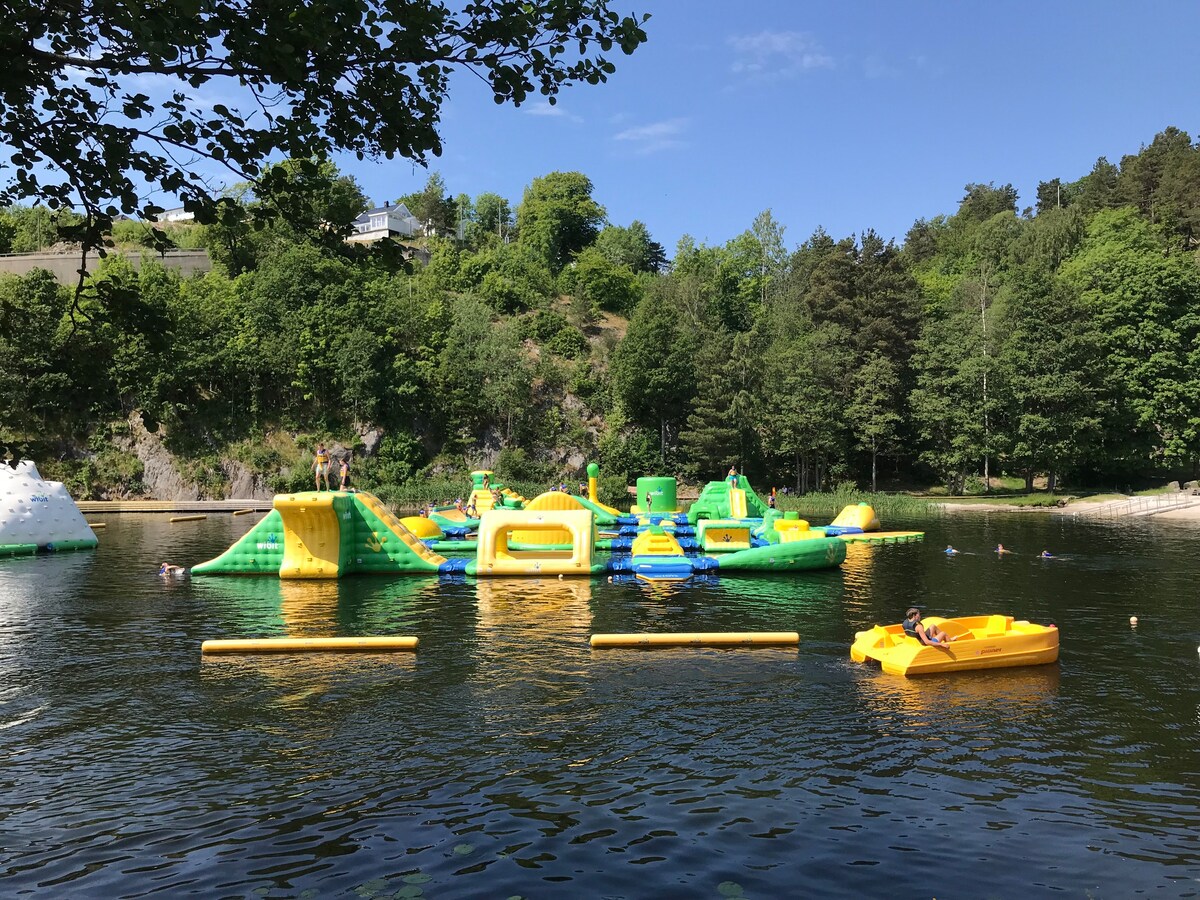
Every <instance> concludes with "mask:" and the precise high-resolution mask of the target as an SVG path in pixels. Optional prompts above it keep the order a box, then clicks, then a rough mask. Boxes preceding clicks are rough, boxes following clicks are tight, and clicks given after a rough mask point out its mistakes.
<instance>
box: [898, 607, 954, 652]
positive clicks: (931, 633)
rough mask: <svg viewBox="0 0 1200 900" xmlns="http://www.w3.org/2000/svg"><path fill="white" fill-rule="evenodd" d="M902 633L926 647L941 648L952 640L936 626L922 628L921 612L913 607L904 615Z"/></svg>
mask: <svg viewBox="0 0 1200 900" xmlns="http://www.w3.org/2000/svg"><path fill="white" fill-rule="evenodd" d="M904 633H905V634H907V635H908V636H909V637H915V638H916V639H917V640H918V641H920V642H921V643H922V644H924V645H925V646H926V647H941V646H944V645H946V644H949V643H950V642H951V641H953V640H954V638H952V637H950V635H948V634H946V632H944V631H943V630H942V629H940V628H938V627H937V626H936V625H930V626H929V627H928V628H926V627H925V626H923V625H922V624H921V611H920V610H919V609H917V608H916V607H915V606H913V607H910V608H909V610H908V612H906V613H905V614H904Z"/></svg>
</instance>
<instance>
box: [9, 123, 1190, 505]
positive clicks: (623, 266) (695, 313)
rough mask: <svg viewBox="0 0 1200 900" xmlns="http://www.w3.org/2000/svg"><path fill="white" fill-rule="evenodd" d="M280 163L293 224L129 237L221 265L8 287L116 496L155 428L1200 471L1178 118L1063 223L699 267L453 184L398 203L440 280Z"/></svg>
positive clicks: (444, 465)
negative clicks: (116, 485)
mask: <svg viewBox="0 0 1200 900" xmlns="http://www.w3.org/2000/svg"><path fill="white" fill-rule="evenodd" d="M276 181H277V182H278V183H281V184H288V185H290V186H291V190H290V192H289V191H280V192H278V194H277V196H276V197H274V198H273V200H272V204H273V208H271V209H264V208H263V206H262V204H260V203H259V202H258V201H256V200H255V199H254V198H253V197H250V196H243V197H236V198H235V199H236V200H237V202H236V203H234V204H231V205H230V209H232V210H234V213H233V214H227V215H226V216H225V217H224V218H223V219H222V221H221V222H220V223H219V224H217V225H210V226H191V227H185V226H172V227H171V228H169V229H165V230H160V233H158V234H155V233H154V232H153V230H152V229H150V228H149V227H147V226H146V225H145V224H144V223H124V224H122V225H121V226H120V230H121V232H122V233H121V234H119V235H114V238H115V239H116V240H117V241H118V243H120V242H126V243H128V242H138V241H140V242H142V243H147V244H150V245H153V246H163V245H164V244H166V243H171V242H173V243H176V244H186V245H188V246H204V247H206V248H208V250H209V252H210V254H211V255H212V257H213V259H214V261H215V263H216V266H217V269H216V270H215V271H214V272H212V273H209V274H208V275H206V276H203V277H199V278H193V279H189V280H180V279H179V278H178V277H176V276H175V275H173V274H171V273H170V272H167V271H164V270H162V269H161V268H158V267H156V266H154V265H146V266H144V267H143V269H142V271H141V273H140V274H137V273H135V272H133V270H132V269H131V267H130V266H129V265H128V264H127V263H126V262H124V261H123V260H122V259H121V257H120V256H119V254H117V255H111V256H110V257H109V258H108V259H106V260H104V261H103V262H102V263H101V264H100V266H99V267H98V269H97V271H96V272H95V273H94V277H92V278H91V279H90V280H89V281H88V283H87V284H86V285H85V288H84V290H83V291H82V292H80V293H78V294H77V293H76V292H75V291H73V290H69V289H64V288H62V287H60V286H58V285H56V284H55V283H54V281H53V279H51V278H50V277H48V276H47V275H45V274H44V273H34V274H31V275H29V276H27V277H24V278H17V277H6V278H3V279H0V441H2V442H4V443H8V444H17V445H21V446H23V447H25V448H27V449H28V450H29V451H30V452H31V454H35V455H40V456H42V457H43V458H45V457H47V456H49V457H55V458H58V459H60V460H62V461H63V462H62V464H63V465H64V466H66V467H67V468H70V466H72V465H76V466H79V467H88V468H87V469H86V473H87V474H86V477H87V478H88V479H91V480H92V481H93V482H95V483H97V484H100V483H103V482H105V480H106V479H108V480H110V481H111V480H113V479H120V478H125V479H128V478H129V477H131V476H130V475H129V466H128V465H127V461H123V460H121V459H115V458H113V456H112V454H111V440H110V439H111V437H112V435H113V433H114V431H119V430H120V429H121V428H122V427H123V426H122V424H121V423H124V422H126V421H127V420H128V418H129V416H130V415H131V414H132V413H134V412H140V414H141V417H142V419H143V420H144V421H145V422H146V423H147V425H148V426H149V427H151V429H152V430H153V429H155V428H157V427H158V426H159V425H160V424H161V425H163V426H165V431H164V433H165V434H166V435H167V440H168V446H169V447H170V448H171V449H172V450H173V451H175V452H176V453H177V454H178V455H179V456H180V457H181V458H183V459H190V460H193V461H195V460H201V461H210V462H211V463H212V465H213V466H216V465H217V461H218V460H219V459H220V458H221V457H222V456H224V455H228V454H230V453H234V452H235V451H236V452H235V455H237V456H238V458H240V459H243V460H244V461H249V462H250V463H252V464H253V465H254V466H255V467H256V468H258V469H260V470H262V471H271V470H273V469H274V470H278V469H279V468H281V467H283V468H286V467H287V466H288V465H289V464H290V463H291V462H294V461H293V460H288V459H286V458H282V457H281V456H280V452H279V451H276V450H271V449H269V447H270V442H268V441H265V440H264V437H265V436H266V435H268V434H270V433H272V432H274V431H276V430H286V431H289V432H291V433H293V434H296V433H302V434H303V435H325V436H329V437H332V438H336V439H339V440H343V441H346V442H349V443H353V440H354V439H353V438H352V435H354V434H355V433H362V432H365V431H366V429H367V428H368V427H377V428H379V429H382V431H383V433H384V437H383V440H382V442H381V443H380V445H379V448H378V452H377V453H376V454H375V455H374V456H373V457H372V458H371V459H370V460H369V461H367V462H365V463H364V466H363V470H362V471H361V474H362V475H363V476H364V477H369V478H370V479H372V480H373V481H374V482H376V483H379V484H403V483H405V482H407V481H410V480H411V479H413V478H414V477H418V476H422V475H425V474H428V473H430V472H436V473H445V472H453V471H455V470H456V469H464V468H466V467H468V466H470V465H473V464H476V463H478V462H479V461H481V460H483V459H485V458H486V459H491V458H493V456H494V455H495V454H496V453H497V452H499V460H498V467H499V468H500V469H501V471H502V473H503V474H504V475H505V476H506V477H508V478H511V479H516V480H527V481H543V480H544V481H551V480H554V479H557V478H558V477H559V476H560V475H567V476H568V477H570V478H575V477H577V475H578V463H579V461H580V460H581V459H589V460H596V461H598V462H600V464H601V465H602V467H603V471H604V472H605V474H606V476H608V477H609V478H611V479H612V483H613V484H615V483H616V480H617V479H625V478H629V477H634V476H636V475H638V474H644V473H650V472H660V473H661V472H667V473H679V474H683V475H685V476H690V477H694V478H697V479H700V480H703V479H706V478H709V477H719V475H720V474H721V473H722V472H723V471H724V470H725V468H727V467H728V466H729V465H730V464H736V465H738V466H739V468H741V469H743V470H745V471H747V472H748V473H749V474H750V475H751V478H752V480H754V482H755V483H756V484H763V485H766V484H769V483H777V484H782V483H790V484H793V485H794V486H795V487H796V488H798V489H800V490H810V489H814V488H818V487H821V488H824V487H830V486H834V485H837V484H843V483H846V482H857V483H858V484H859V485H860V486H863V487H868V486H871V485H872V482H873V481H875V480H878V481H880V482H884V481H886V483H888V484H895V483H898V481H912V480H916V481H921V480H924V481H939V482H942V483H944V484H945V485H946V486H947V487H948V488H949V489H951V490H953V491H961V490H962V489H963V488H964V487H968V486H970V483H971V482H972V481H973V480H977V479H982V478H984V477H985V476H988V477H995V476H998V475H1001V474H1005V475H1010V476H1011V475H1017V476H1020V477H1022V478H1025V479H1028V480H1029V481H1030V482H1032V479H1033V478H1034V477H1035V476H1038V475H1044V476H1048V477H1049V479H1050V481H1051V484H1052V485H1053V482H1054V481H1055V480H1056V479H1061V478H1063V477H1067V478H1070V479H1071V480H1072V481H1073V482H1074V483H1077V484H1078V483H1089V482H1100V481H1107V482H1111V481H1112V480H1113V479H1117V480H1121V481H1128V480H1132V479H1136V478H1138V477H1139V476H1142V475H1146V474H1148V473H1152V472H1158V471H1163V470H1166V469H1171V468H1176V469H1184V468H1189V467H1193V466H1194V465H1195V462H1196V460H1197V458H1198V457H1200V267H1198V264H1197V246H1198V233H1197V231H1198V229H1200V147H1198V146H1197V145H1195V144H1193V142H1192V140H1191V138H1190V137H1189V136H1188V135H1187V134H1186V133H1184V132H1181V131H1179V130H1177V129H1174V128H1169V129H1167V130H1166V131H1164V132H1162V133H1161V134H1159V135H1157V136H1156V137H1155V139H1154V140H1153V142H1152V143H1150V144H1149V145H1148V146H1146V147H1144V148H1143V149H1142V150H1141V151H1140V152H1138V153H1136V154H1132V155H1129V156H1126V157H1124V158H1123V159H1122V160H1120V162H1119V164H1112V163H1110V162H1108V161H1107V160H1105V159H1103V158H1102V159H1100V160H1098V161H1097V162H1096V164H1095V166H1094V167H1093V168H1092V170H1091V172H1089V173H1087V174H1086V175H1084V176H1083V177H1081V178H1079V179H1077V180H1074V181H1060V180H1059V179H1053V180H1050V181H1046V182H1043V183H1042V184H1041V185H1040V186H1039V189H1038V193H1037V198H1036V206H1035V207H1032V208H1027V209H1024V210H1021V209H1019V198H1018V197H1017V193H1016V191H1015V190H1014V189H1013V188H1012V186H1011V185H1002V186H996V185H995V184H971V185H968V186H967V188H966V192H965V196H964V198H963V200H962V202H961V203H960V205H959V208H958V210H957V211H955V212H954V213H953V214H949V215H944V216H938V217H936V218H934V219H932V220H928V221H926V220H919V221H917V222H916V223H915V224H914V225H913V227H912V228H911V229H910V231H909V232H908V234H907V235H906V237H905V240H904V244H903V246H902V247H898V246H896V245H895V244H894V243H892V242H890V241H885V240H883V239H881V238H880V237H879V236H878V235H876V234H875V233H874V232H873V231H870V230H868V231H866V232H864V233H862V234H860V235H856V236H848V237H844V238H835V237H833V236H830V235H828V234H826V233H825V232H824V231H822V230H818V231H817V232H816V233H815V234H813V235H811V236H810V237H809V238H807V239H806V240H805V241H804V242H803V243H802V244H801V245H800V246H799V247H796V248H794V249H792V248H789V246H788V244H787V243H786V242H785V239H784V228H783V226H782V225H781V224H780V223H779V222H778V221H776V220H775V218H774V217H773V216H772V214H771V212H770V211H769V210H768V211H766V212H763V213H762V214H760V215H759V216H758V217H757V218H756V219H755V220H754V222H753V223H752V225H751V227H750V228H749V230H747V231H746V232H744V233H743V234H741V235H738V236H737V237H735V238H733V239H732V240H730V241H729V242H728V243H726V244H724V245H722V246H705V245H702V244H698V243H697V242H695V241H694V240H693V239H691V238H690V237H685V238H683V239H682V240H681V241H680V242H679V245H678V247H677V248H676V250H675V254H674V258H673V260H672V261H671V262H670V264H668V263H667V260H666V254H665V253H664V252H663V249H662V247H661V246H659V245H658V244H657V243H656V242H655V241H654V240H653V238H652V237H651V235H650V233H649V231H648V230H647V229H646V227H645V226H644V225H642V224H641V223H640V222H633V223H631V224H630V225H629V226H617V225H612V224H607V222H606V214H605V210H604V209H603V207H602V206H600V204H599V203H598V202H597V201H596V200H595V199H594V198H593V197H592V185H591V183H590V182H589V181H588V179H587V178H586V177H585V176H584V175H581V174H579V173H563V172H556V173H551V174H549V175H547V176H545V177H544V178H539V179H535V181H534V182H533V183H532V184H531V185H530V186H529V188H527V189H526V192H525V195H524V197H523V198H522V200H521V202H520V203H519V204H518V205H517V206H516V207H515V216H514V215H513V214H512V213H511V212H510V205H509V203H508V202H507V201H506V200H504V199H503V198H501V197H499V196H498V195H495V194H483V195H480V196H479V197H476V198H470V197H467V196H465V195H461V196H458V197H455V196H452V195H451V194H450V193H449V192H448V191H447V190H446V188H445V186H444V184H443V183H442V181H441V179H440V178H439V177H438V176H436V175H435V176H433V177H431V178H430V181H429V184H428V185H427V186H426V189H425V191H423V192H421V193H418V194H414V195H410V196H408V197H401V198H396V199H397V200H399V201H403V202H405V203H406V204H407V205H408V206H409V209H410V210H412V211H413V212H414V214H416V216H417V217H418V218H419V219H421V220H422V221H424V222H429V223H431V225H430V234H429V235H428V236H427V237H425V238H423V241H424V243H425V244H426V245H427V248H428V250H429V252H430V254H431V256H430V262H429V264H428V265H427V266H417V267H415V268H410V267H409V266H408V265H406V263H405V262H404V259H403V254H402V253H401V252H399V250H398V248H390V247H375V248H366V249H364V248H358V247H352V246H349V245H347V244H345V243H344V240H343V239H344V237H345V236H346V235H347V234H348V233H349V230H350V229H349V222H350V221H352V220H353V218H354V216H356V215H357V214H358V213H359V212H361V211H362V209H364V208H365V207H366V206H367V203H366V198H365V197H363V195H362V192H361V191H360V190H359V188H358V186H357V185H356V184H354V182H353V180H351V179H349V178H346V177H344V176H342V175H340V174H339V173H338V172H337V171H336V170H335V169H334V168H333V167H332V166H331V165H330V164H328V163H320V164H318V165H314V164H313V163H312V162H311V161H301V162H295V163H287V164H284V166H283V167H282V168H281V171H280V173H278V177H277V178H276ZM52 218H53V217H47V214H45V213H44V212H43V211H41V210H22V209H10V210H7V211H4V212H2V213H0V250H3V249H17V248H20V249H36V248H37V246H41V245H44V244H46V243H49V242H51V240H52V239H53V238H52V237H48V236H47V235H48V234H49V233H51V232H53V231H54V228H55V227H57V226H59V225H66V226H69V225H70V224H71V223H70V222H69V221H67V220H65V219H61V221H57V222H55V221H53V220H52ZM38 234H40V235H41V237H40V238H39V237H37V235H38ZM231 448H234V449H232V450H231ZM285 456H286V454H285ZM105 460H107V462H104V461H105ZM210 468H211V466H210ZM301 474H302V475H303V474H304V473H303V472H301ZM213 477H214V479H216V480H219V479H218V478H216V476H213ZM213 490H214V491H217V490H219V486H217V485H214V487H213Z"/></svg>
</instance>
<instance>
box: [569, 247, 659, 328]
mask: <svg viewBox="0 0 1200 900" xmlns="http://www.w3.org/2000/svg"><path fill="white" fill-rule="evenodd" d="M559 285H560V288H562V289H563V290H564V293H570V294H571V295H572V296H573V297H574V298H575V300H576V305H575V306H574V307H573V309H574V312H575V316H576V319H577V321H578V322H579V324H583V325H586V324H590V323H591V322H592V321H594V320H595V318H596V317H597V316H598V315H599V314H600V313H601V312H602V311H605V312H614V313H620V314H621V315H625V316H628V315H630V314H632V312H633V310H634V308H635V307H636V306H637V305H638V301H640V300H641V298H642V285H641V282H639V281H638V279H637V277H636V276H635V275H634V274H633V272H632V270H630V268H629V267H628V266H626V265H617V264H616V263H614V262H612V260H611V259H610V258H609V257H607V256H605V255H604V254H603V253H602V252H600V250H599V249H598V248H596V247H588V248H587V249H585V250H583V251H581V252H580V253H579V254H578V255H576V257H575V261H574V262H573V263H571V265H570V266H569V267H567V268H566V269H564V270H563V273H562V275H561V276H560V277H559Z"/></svg>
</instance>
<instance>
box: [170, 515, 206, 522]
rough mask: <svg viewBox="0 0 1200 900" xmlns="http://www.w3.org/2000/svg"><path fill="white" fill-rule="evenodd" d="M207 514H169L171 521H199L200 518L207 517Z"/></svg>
mask: <svg viewBox="0 0 1200 900" xmlns="http://www.w3.org/2000/svg"><path fill="white" fill-rule="evenodd" d="M207 518H208V516H171V521H172V522H199V521H200V520H201V519H207Z"/></svg>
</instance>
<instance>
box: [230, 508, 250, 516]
mask: <svg viewBox="0 0 1200 900" xmlns="http://www.w3.org/2000/svg"><path fill="white" fill-rule="evenodd" d="M252 512H254V510H252V509H235V510H234V511H233V514H234V515H235V516H248V515H250V513H252Z"/></svg>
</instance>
